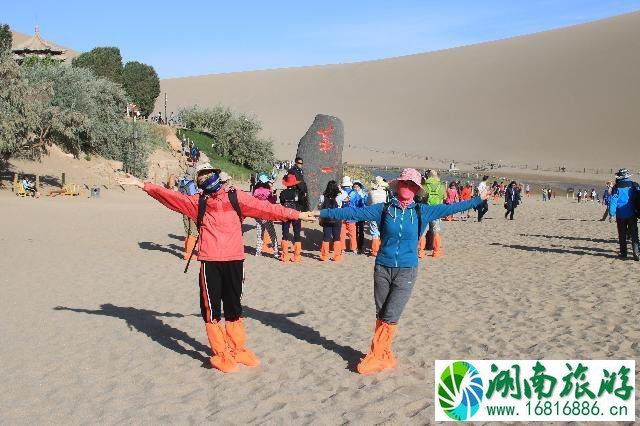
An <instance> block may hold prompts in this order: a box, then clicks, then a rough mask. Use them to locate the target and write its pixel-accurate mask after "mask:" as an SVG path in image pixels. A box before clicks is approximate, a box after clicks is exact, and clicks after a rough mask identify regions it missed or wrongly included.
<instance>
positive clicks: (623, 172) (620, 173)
mask: <svg viewBox="0 0 640 426" xmlns="http://www.w3.org/2000/svg"><path fill="white" fill-rule="evenodd" d="M630 177H631V173H630V172H629V170H627V169H620V170H618V173H616V180H621V179H628V178H630Z"/></svg>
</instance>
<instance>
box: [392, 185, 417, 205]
mask: <svg viewBox="0 0 640 426" xmlns="http://www.w3.org/2000/svg"><path fill="white" fill-rule="evenodd" d="M397 194H398V200H400V201H413V198H414V197H415V195H416V194H415V192H414V191H413V188H411V186H409V184H406V183H403V182H401V183H399V184H398V191H397Z"/></svg>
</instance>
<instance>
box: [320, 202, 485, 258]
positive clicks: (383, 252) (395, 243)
mask: <svg viewBox="0 0 640 426" xmlns="http://www.w3.org/2000/svg"><path fill="white" fill-rule="evenodd" d="M481 203H482V199H481V198H480V197H475V198H472V199H471V200H469V201H463V202H461V203H455V204H449V205H447V204H439V205H435V206H429V205H427V204H420V212H421V217H422V229H420V230H418V218H417V217H416V211H415V205H416V203H415V202H413V203H411V204H410V205H409V206H408V207H407V208H406V209H405V210H402V208H401V207H400V203H399V202H398V200H397V199H396V198H394V199H392V200H391V203H390V205H389V209H388V210H387V218H386V219H385V224H384V229H383V231H382V235H381V236H380V238H381V240H382V241H381V246H380V250H379V251H378V256H377V257H376V264H377V265H382V266H387V267H391V268H415V267H417V266H418V235H422V233H423V232H424V231H425V229H426V227H427V225H428V224H429V222H430V221H433V220H436V219H440V218H442V217H445V216H449V215H452V214H455V213H458V212H462V211H465V210H469V209H472V208H474V207H477V206H479V205H480V204H481ZM383 209H384V203H379V204H374V205H372V206H365V207H362V208H354V207H343V208H341V209H326V210H320V217H322V218H326V219H339V220H355V221H361V220H363V221H376V222H377V223H378V225H380V221H381V219H382V210H383Z"/></svg>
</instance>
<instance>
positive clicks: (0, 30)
mask: <svg viewBox="0 0 640 426" xmlns="http://www.w3.org/2000/svg"><path fill="white" fill-rule="evenodd" d="M12 45H13V34H11V28H9V25H7V24H0V53H2V52H11V46H12Z"/></svg>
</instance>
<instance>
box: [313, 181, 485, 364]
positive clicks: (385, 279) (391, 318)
mask: <svg viewBox="0 0 640 426" xmlns="http://www.w3.org/2000/svg"><path fill="white" fill-rule="evenodd" d="M421 180H422V176H421V175H420V172H418V171H417V170H415V169H404V170H403V171H402V174H401V175H400V177H398V179H396V180H394V181H392V182H390V186H391V187H392V188H393V189H394V192H395V194H396V196H395V197H394V198H393V199H392V200H391V202H389V203H380V204H374V205H372V206H366V207H363V208H353V207H345V208H341V209H327V210H321V211H320V212H314V215H316V216H319V217H321V218H325V219H340V220H356V221H358V220H363V221H376V222H377V223H378V227H379V231H380V238H381V247H380V250H379V251H378V255H377V256H376V265H375V270H374V273H373V288H374V299H375V304H376V328H375V332H374V335H373V339H372V341H371V350H370V351H369V353H368V354H367V356H366V357H365V358H364V359H363V360H362V361H361V362H360V363H359V364H358V372H359V373H361V374H369V373H375V372H379V371H382V370H385V369H387V368H393V367H395V365H396V360H395V357H394V355H393V352H392V350H391V343H392V341H393V336H394V334H395V332H396V327H397V323H398V320H399V319H400V315H401V314H402V311H403V310H404V307H405V305H406V304H407V302H408V301H409V297H410V296H411V291H412V290H413V285H414V283H415V280H416V277H417V273H418V248H417V247H418V237H419V236H420V235H421V234H422V233H423V232H424V231H425V228H426V226H427V224H428V223H429V222H431V221H433V220H436V219H439V218H442V217H445V216H449V215H453V214H455V213H458V212H461V211H465V210H469V209H472V208H474V207H477V206H479V205H480V204H481V203H482V201H483V200H486V199H487V198H488V197H489V192H488V191H484V192H483V193H482V194H481V196H479V197H475V198H473V199H471V200H469V201H464V202H461V203H456V204H449V205H446V204H440V205H434V206H430V205H427V204H419V203H416V202H415V201H414V198H415V197H416V196H417V195H420V194H422V192H423V191H424V189H423V188H422V185H421Z"/></svg>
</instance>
